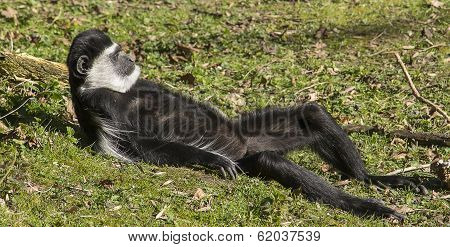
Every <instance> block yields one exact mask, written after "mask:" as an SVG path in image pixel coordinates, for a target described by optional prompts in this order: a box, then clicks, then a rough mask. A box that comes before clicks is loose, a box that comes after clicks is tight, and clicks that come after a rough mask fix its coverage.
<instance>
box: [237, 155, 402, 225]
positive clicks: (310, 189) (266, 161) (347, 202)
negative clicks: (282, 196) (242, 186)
mask: <svg viewBox="0 0 450 247" xmlns="http://www.w3.org/2000/svg"><path fill="white" fill-rule="evenodd" d="M238 165H239V166H240V167H241V169H242V170H244V171H245V172H246V173H247V174H248V175H250V176H259V177H263V178H266V179H273V180H276V181H278V182H279V183H280V184H282V185H283V186H285V187H287V188H291V189H299V190H300V191H301V192H302V193H303V194H304V195H305V196H306V198H308V199H309V200H311V201H318V202H322V203H325V204H328V205H331V206H333V207H337V208H341V209H343V210H346V211H350V212H352V213H354V214H357V215H361V216H371V215H375V216H380V217H394V218H396V219H399V220H402V219H403V218H404V216H403V215H401V214H399V213H397V212H396V211H395V210H393V209H390V208H388V207H386V206H384V205H383V204H382V203H381V202H378V201H377V200H374V199H362V198H358V197H355V196H352V195H350V194H347V193H345V192H344V191H342V190H339V189H337V188H336V187H334V186H332V185H331V184H329V183H327V182H326V181H325V180H323V179H322V178H321V177H319V176H317V175H315V174H314V173H312V172H311V171H309V170H307V169H305V168H303V167H301V166H299V165H296V164H294V163H292V162H291V161H289V160H287V159H285V158H283V157H282V156H281V155H280V154H277V153H275V152H272V151H269V152H261V153H257V154H253V155H250V156H248V157H246V158H243V159H241V160H239V161H238Z"/></svg>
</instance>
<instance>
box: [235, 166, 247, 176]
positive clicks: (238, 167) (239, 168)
mask: <svg viewBox="0 0 450 247" xmlns="http://www.w3.org/2000/svg"><path fill="white" fill-rule="evenodd" d="M236 168H237V170H239V171H240V172H241V173H243V174H245V172H244V170H242V168H241V167H240V166H239V165H236Z"/></svg>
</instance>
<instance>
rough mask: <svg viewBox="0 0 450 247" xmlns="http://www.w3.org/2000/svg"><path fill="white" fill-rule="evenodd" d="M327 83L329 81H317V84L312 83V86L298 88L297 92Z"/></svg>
mask: <svg viewBox="0 0 450 247" xmlns="http://www.w3.org/2000/svg"><path fill="white" fill-rule="evenodd" d="M325 83H327V82H319V83H316V84H312V85H311V86H307V87H304V88H302V89H300V90H298V91H297V92H296V93H299V92H303V91H306V90H308V89H311V88H314V87H317V86H319V85H322V84H325Z"/></svg>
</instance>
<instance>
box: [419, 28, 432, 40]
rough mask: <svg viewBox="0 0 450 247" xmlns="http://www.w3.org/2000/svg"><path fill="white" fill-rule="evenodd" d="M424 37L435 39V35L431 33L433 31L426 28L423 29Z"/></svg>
mask: <svg viewBox="0 0 450 247" xmlns="http://www.w3.org/2000/svg"><path fill="white" fill-rule="evenodd" d="M422 36H425V37H427V38H429V39H431V38H433V33H432V32H431V29H429V28H428V27H424V28H423V29H422Z"/></svg>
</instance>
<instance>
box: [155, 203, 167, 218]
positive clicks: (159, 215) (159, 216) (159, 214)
mask: <svg viewBox="0 0 450 247" xmlns="http://www.w3.org/2000/svg"><path fill="white" fill-rule="evenodd" d="M167 208H168V206H164V208H163V209H162V210H161V211H160V212H159V213H158V214H157V215H156V217H155V219H161V218H162V217H163V215H164V213H165V212H166V209H167Z"/></svg>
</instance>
